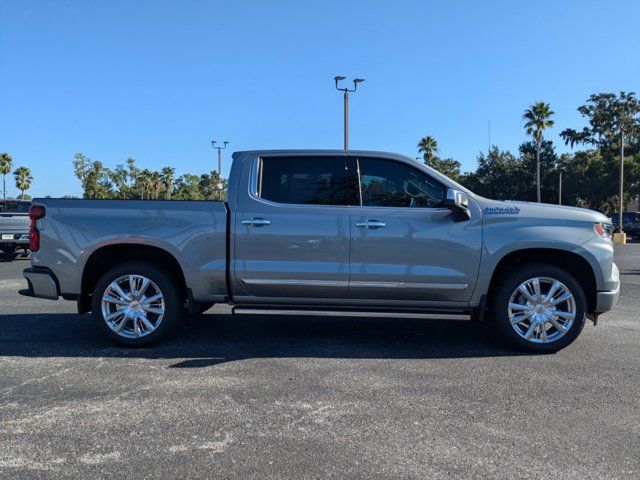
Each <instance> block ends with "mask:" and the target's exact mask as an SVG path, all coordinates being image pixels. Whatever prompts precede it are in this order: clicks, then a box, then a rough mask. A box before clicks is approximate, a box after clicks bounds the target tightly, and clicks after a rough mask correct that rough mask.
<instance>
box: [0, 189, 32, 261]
mask: <svg viewBox="0 0 640 480" xmlns="http://www.w3.org/2000/svg"><path fill="white" fill-rule="evenodd" d="M30 205H31V202H29V201H28V200H9V199H8V200H0V253H4V254H7V255H13V254H14V252H15V251H16V250H19V249H22V250H24V252H25V253H26V252H27V248H29V206H30Z"/></svg>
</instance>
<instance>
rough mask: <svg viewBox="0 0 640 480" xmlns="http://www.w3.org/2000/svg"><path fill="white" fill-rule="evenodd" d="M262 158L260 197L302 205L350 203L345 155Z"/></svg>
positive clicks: (259, 182)
mask: <svg viewBox="0 0 640 480" xmlns="http://www.w3.org/2000/svg"><path fill="white" fill-rule="evenodd" d="M260 162H261V163H260V168H259V174H258V196H259V197H260V198H264V199H265V200H269V201H271V202H276V203H289V204H302V205H345V204H346V172H345V163H344V158H341V157H285V158H262V159H261V161H260Z"/></svg>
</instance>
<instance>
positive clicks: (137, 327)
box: [92, 262, 182, 347]
mask: <svg viewBox="0 0 640 480" xmlns="http://www.w3.org/2000/svg"><path fill="white" fill-rule="evenodd" d="M181 307H182V304H181V301H180V298H179V295H178V289H177V288H176V286H175V284H174V282H173V280H172V278H171V276H170V274H169V273H168V272H166V271H164V270H162V269H161V268H158V267H157V266H155V265H154V264H152V263H148V262H127V263H123V264H121V265H118V266H116V267H114V268H112V269H111V270H109V271H108V272H107V273H105V274H104V275H103V276H102V278H100V280H99V281H98V283H97V284H96V287H95V289H94V291H93V295H92V315H93V318H94V320H95V321H96V323H97V324H98V327H99V328H100V330H102V331H103V332H104V333H105V334H106V335H107V336H108V337H109V338H110V339H111V340H113V341H115V342H116V343H119V344H120V345H124V346H127V347H143V346H146V345H150V344H152V343H154V342H157V341H158V340H160V339H161V338H162V337H164V336H166V335H167V334H168V333H170V332H171V330H172V329H173V327H174V326H175V324H176V323H177V321H178V319H179V318H180V316H181V313H182V308H181Z"/></svg>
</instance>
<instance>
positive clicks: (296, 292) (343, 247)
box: [233, 155, 349, 303]
mask: <svg viewBox="0 0 640 480" xmlns="http://www.w3.org/2000/svg"><path fill="white" fill-rule="evenodd" d="M248 166H249V169H250V171H249V172H245V171H244V169H243V173H242V178H243V179H245V180H247V181H248V183H249V189H248V192H247V193H245V192H244V191H241V192H239V194H238V196H239V198H238V203H237V209H236V212H235V218H234V219H233V222H234V223H235V225H234V228H233V231H234V236H233V241H234V248H233V250H234V255H233V271H234V275H235V280H236V282H237V283H238V286H239V287H240V288H241V289H242V291H243V293H244V295H245V296H244V297H243V299H244V301H253V302H258V301H260V302H265V303H268V302H270V301H278V302H282V301H283V300H282V297H291V298H292V300H293V299H295V300H296V301H300V299H304V298H326V299H331V298H346V296H347V288H348V284H349V208H348V206H347V198H346V197H347V191H346V172H345V157H344V155H337V156H331V155H329V156H327V155H324V156H323V155H319V156H313V155H309V156H307V155H304V156H300V155H296V156H286V155H281V156H263V157H262V158H258V159H255V160H254V161H253V163H252V164H249V165H248ZM245 168H246V167H245ZM234 296H235V298H236V299H237V301H240V300H242V299H241V298H240V297H241V296H242V295H238V294H234ZM276 297H277V298H278V299H277V300H276Z"/></svg>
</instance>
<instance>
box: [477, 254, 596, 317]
mask: <svg viewBox="0 0 640 480" xmlns="http://www.w3.org/2000/svg"><path fill="white" fill-rule="evenodd" d="M527 263H546V264H549V265H553V266H556V267H558V268H562V269H563V270H566V271H567V272H568V273H569V274H571V275H572V276H573V277H574V278H575V279H576V281H577V282H578V283H579V284H580V286H581V287H582V288H583V290H584V293H585V296H586V298H587V312H588V313H592V312H593V311H595V308H596V300H597V283H596V276H595V273H594V271H593V268H592V266H591V264H590V263H589V261H588V260H587V259H586V258H584V257H583V256H582V255H580V254H578V253H575V252H571V251H568V250H561V249H554V248H525V249H520V250H515V251H512V252H509V253H507V254H506V255H504V256H503V257H502V258H501V259H500V260H499V261H498V263H497V264H496V266H495V268H494V270H493V274H492V276H491V281H490V283H489V289H488V292H487V297H488V301H489V302H491V299H492V298H493V296H494V294H495V290H496V287H497V285H498V284H499V282H500V279H501V278H502V277H503V276H505V275H508V274H509V271H510V270H512V269H513V268H514V267H516V266H519V265H523V264H527Z"/></svg>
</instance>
